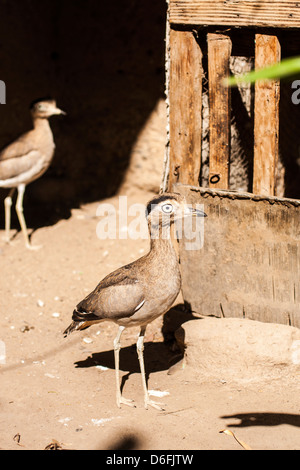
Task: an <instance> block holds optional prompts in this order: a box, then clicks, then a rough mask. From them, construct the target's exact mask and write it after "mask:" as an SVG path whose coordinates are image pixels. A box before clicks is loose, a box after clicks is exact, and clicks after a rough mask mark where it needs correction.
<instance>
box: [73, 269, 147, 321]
mask: <svg viewBox="0 0 300 470" xmlns="http://www.w3.org/2000/svg"><path fill="white" fill-rule="evenodd" d="M144 302H145V298H144V290H143V287H142V285H141V283H140V282H138V280H137V279H135V278H134V277H131V276H127V275H126V273H125V272H123V271H117V272H115V273H112V274H111V275H109V276H107V277H106V278H104V279H103V281H101V282H100V283H99V284H98V286H97V287H96V289H95V290H94V291H93V292H91V294H89V295H88V296H87V297H86V298H85V299H83V300H82V301H81V302H80V303H79V304H78V305H77V307H76V310H75V311H74V313H73V320H75V321H83V320H85V321H93V320H95V321H97V320H101V319H103V320H104V319H107V320H117V319H120V318H125V317H130V316H132V315H133V314H134V313H135V312H136V311H137V310H139V309H140V308H141V307H142V305H143V304H144Z"/></svg>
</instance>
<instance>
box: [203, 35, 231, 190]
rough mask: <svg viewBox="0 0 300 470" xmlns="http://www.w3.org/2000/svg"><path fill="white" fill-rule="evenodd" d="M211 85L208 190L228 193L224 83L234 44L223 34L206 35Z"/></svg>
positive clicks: (227, 95) (226, 90)
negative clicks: (212, 189) (225, 190)
mask: <svg viewBox="0 0 300 470" xmlns="http://www.w3.org/2000/svg"><path fill="white" fill-rule="evenodd" d="M207 46H208V82H209V186H210V187H213V188H221V189H228V187H229V159H230V88H228V87H224V85H223V83H222V81H223V79H224V78H225V77H227V76H228V75H229V59H230V54H231V40H230V38H229V37H228V36H226V35H224V34H214V33H209V34H207Z"/></svg>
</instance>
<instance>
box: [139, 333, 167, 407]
mask: <svg viewBox="0 0 300 470" xmlns="http://www.w3.org/2000/svg"><path fill="white" fill-rule="evenodd" d="M145 331H146V327H145V326H142V327H141V330H140V334H139V337H138V340H137V343H136V349H137V353H138V358H139V363H140V369H141V375H142V382H143V389H144V397H145V408H146V410H147V409H148V405H149V406H152V407H153V408H156V409H157V410H160V411H163V410H164V408H162V406H161V405H162V403H158V402H155V401H153V400H150V398H149V393H148V388H147V383H146V375H145V365H144V336H145Z"/></svg>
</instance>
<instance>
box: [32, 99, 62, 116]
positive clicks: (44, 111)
mask: <svg viewBox="0 0 300 470" xmlns="http://www.w3.org/2000/svg"><path fill="white" fill-rule="evenodd" d="M30 109H31V113H32V116H33V118H40V119H47V118H49V117H50V116H53V115H55V114H66V113H65V112H64V111H62V110H61V109H59V108H58V107H57V106H56V101H55V100H42V101H41V100H38V101H35V102H33V103H32V104H31V108H30Z"/></svg>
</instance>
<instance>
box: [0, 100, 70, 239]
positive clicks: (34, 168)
mask: <svg viewBox="0 0 300 470" xmlns="http://www.w3.org/2000/svg"><path fill="white" fill-rule="evenodd" d="M31 114H32V119H33V129H32V130H30V131H29V132H26V133H25V134H23V135H21V136H20V137H19V138H17V139H16V140H15V141H14V142H12V143H11V144H9V145H8V146H7V147H5V148H4V149H3V150H2V151H1V152H0V188H11V190H10V192H9V194H8V196H7V197H6V198H5V200H4V206H5V241H6V242H9V241H10V221H11V205H12V196H13V194H14V192H15V190H16V188H17V189H18V197H17V201H16V212H17V216H18V220H19V222H20V226H21V230H22V232H23V235H24V238H25V244H26V247H27V248H32V245H31V243H30V240H29V236H28V231H27V226H26V222H25V217H24V214H23V197H24V192H25V187H26V185H27V184H29V183H31V182H32V181H34V180H36V179H37V178H39V177H40V176H41V175H42V174H43V173H45V171H46V170H47V169H48V167H49V165H50V163H51V161H52V158H53V155H54V149H55V144H54V140H53V134H52V131H51V128H50V124H49V121H48V119H49V118H50V117H51V116H53V115H57V114H66V113H65V112H64V111H62V110H61V109H59V108H57V106H56V102H55V101H54V100H42V101H40V100H39V101H35V102H34V103H32V105H31Z"/></svg>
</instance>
